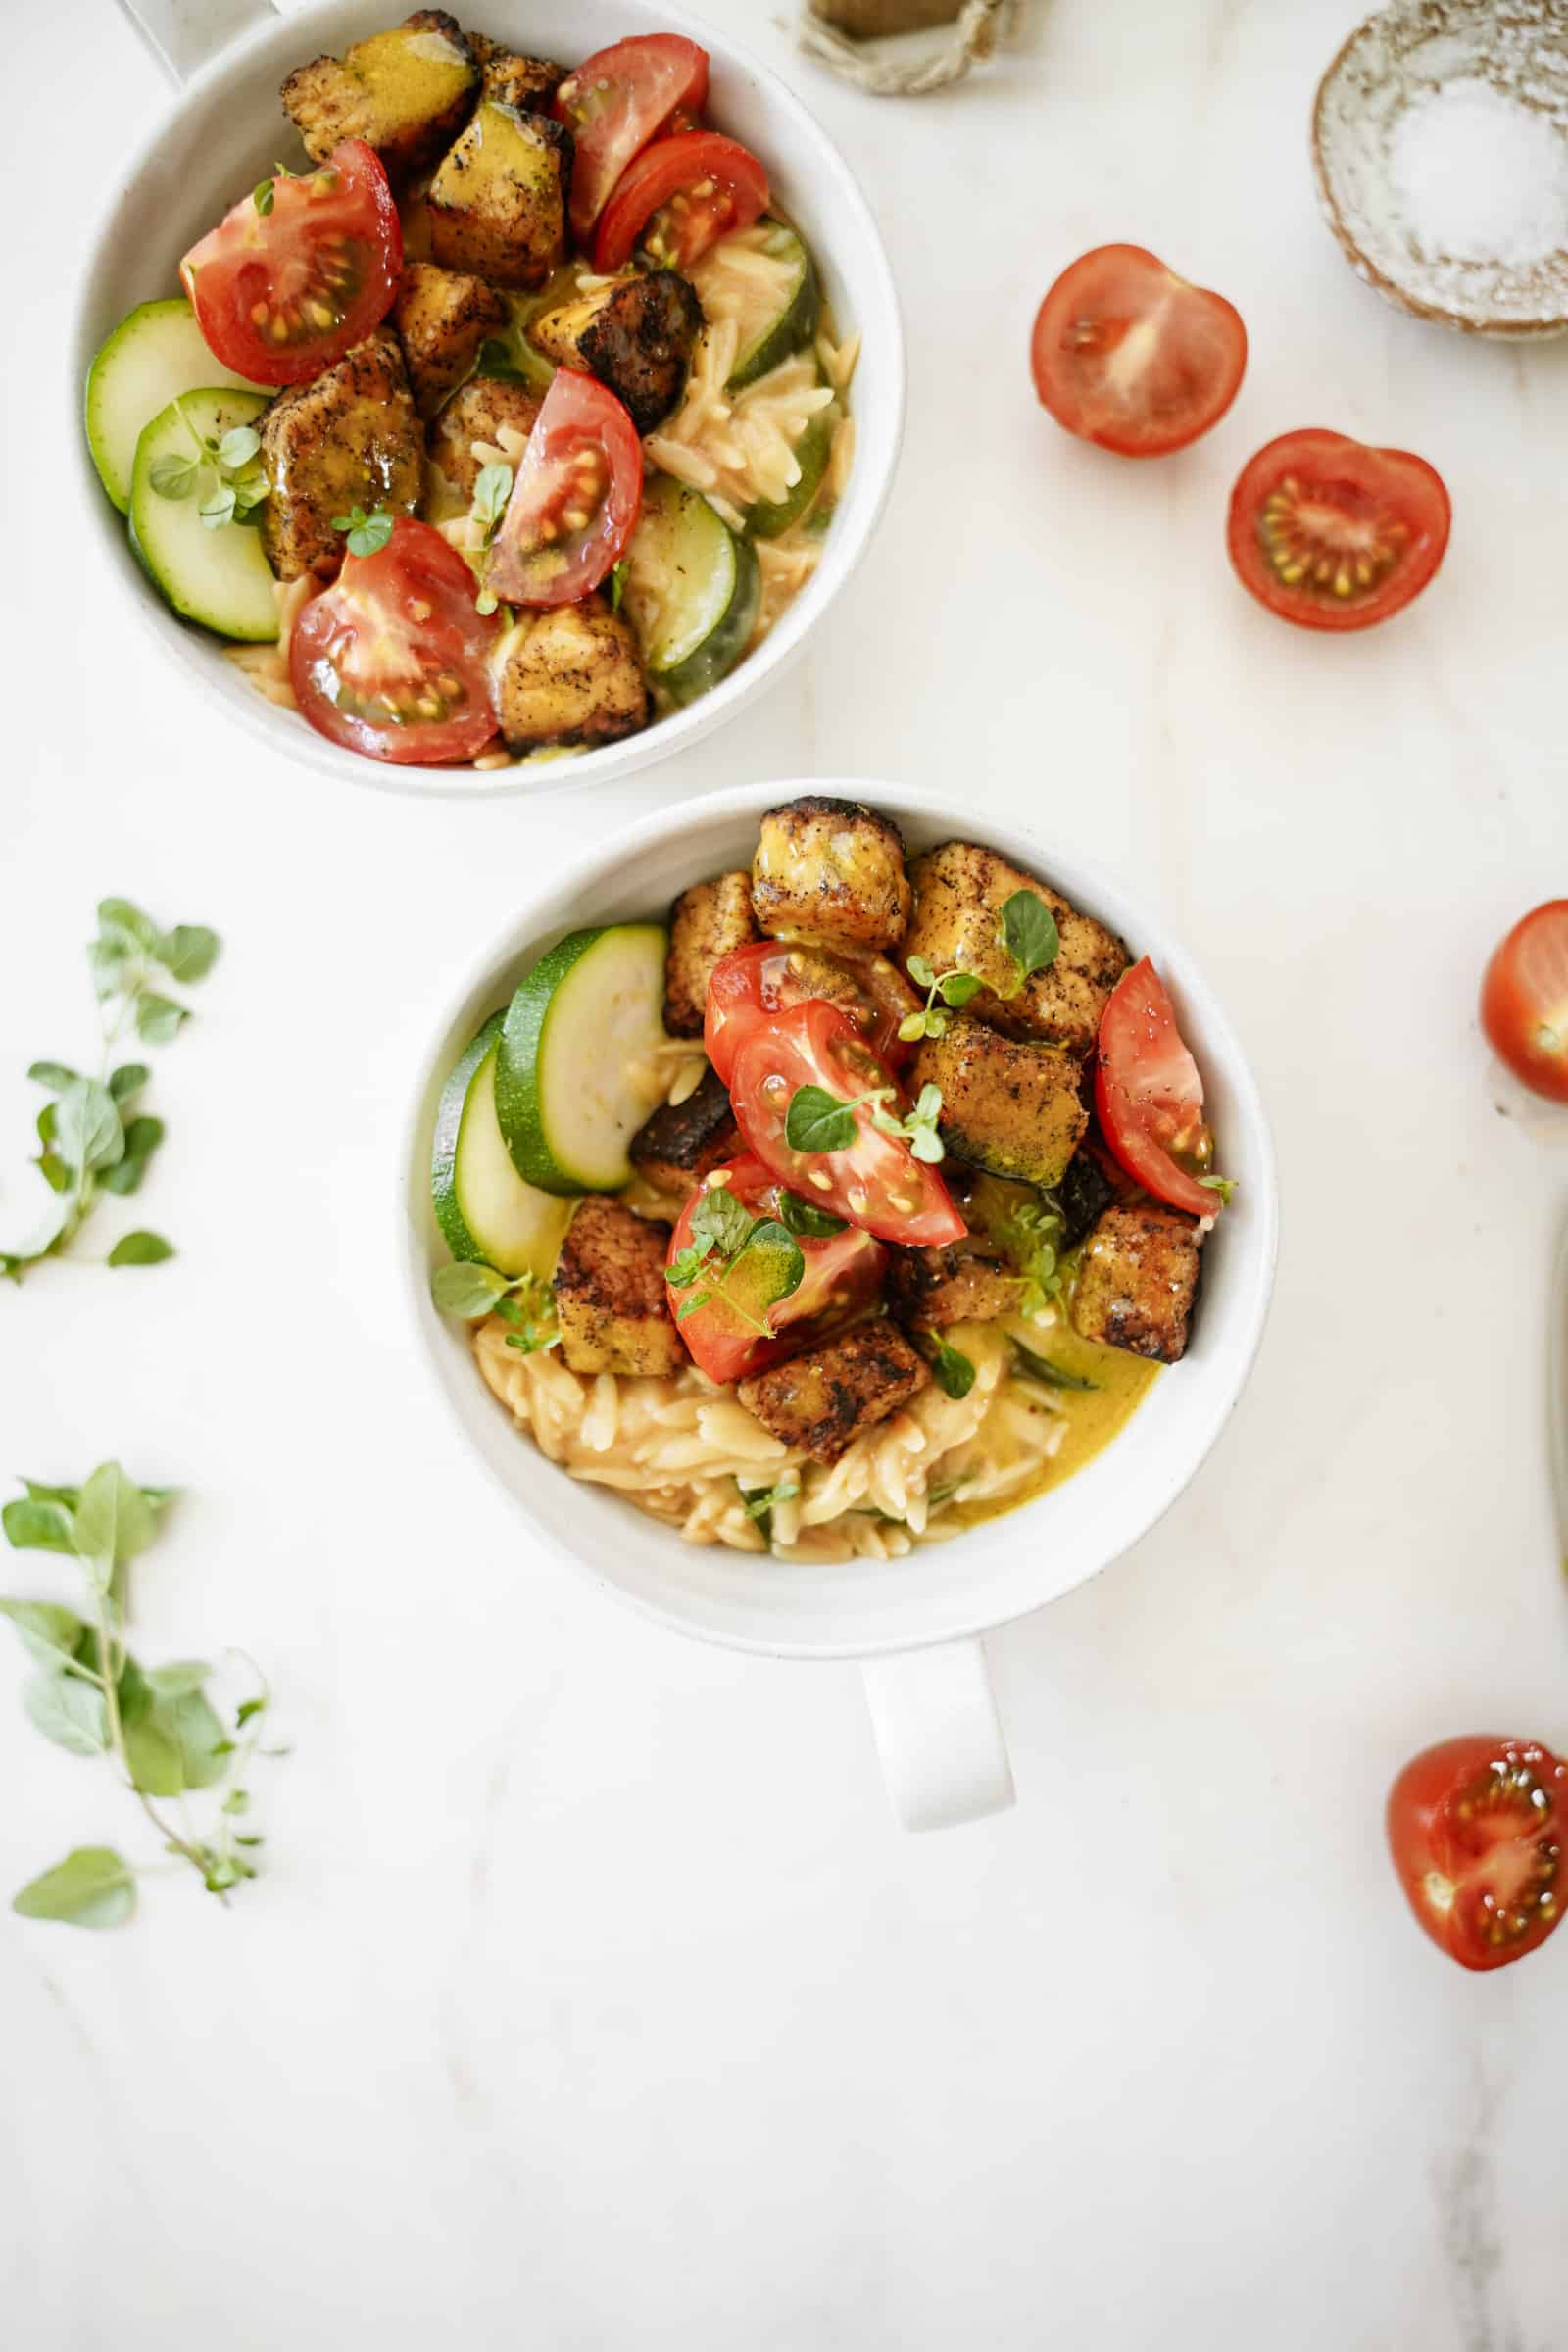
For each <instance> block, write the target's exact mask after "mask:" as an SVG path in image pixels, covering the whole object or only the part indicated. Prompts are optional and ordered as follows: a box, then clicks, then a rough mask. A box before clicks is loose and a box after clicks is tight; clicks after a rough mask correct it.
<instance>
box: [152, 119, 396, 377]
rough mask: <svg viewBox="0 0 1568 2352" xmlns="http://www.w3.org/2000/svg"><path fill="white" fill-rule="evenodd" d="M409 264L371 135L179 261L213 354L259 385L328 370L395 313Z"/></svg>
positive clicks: (253, 203) (246, 209)
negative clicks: (394, 304)
mask: <svg viewBox="0 0 1568 2352" xmlns="http://www.w3.org/2000/svg"><path fill="white" fill-rule="evenodd" d="M263 190H266V191H267V194H266V196H265V198H264V201H265V203H266V207H267V209H266V210H265V211H264V210H263V209H262V205H261V204H260V203H259V202H258V197H259V196H261V195H262V191H263ZM402 271H403V230H402V226H401V224H400V222H399V221H398V208H397V206H396V204H395V203H394V202H393V200H392V190H391V188H390V187H389V185H388V184H387V176H386V173H385V172H384V171H383V170H382V168H381V159H380V157H379V156H378V155H377V154H376V153H375V150H374V149H373V148H371V147H368V146H367V145H366V143H365V141H364V140H363V139H345V140H344V141H343V143H342V145H341V146H340V147H334V148H333V150H332V152H331V154H330V155H329V156H328V157H327V159H326V161H325V163H324V164H319V165H318V167H317V169H316V170H315V171H314V172H301V173H300V174H299V175H298V176H297V177H294V176H290V175H288V174H286V173H279V174H278V176H277V177H276V178H274V179H270V180H264V181H263V182H262V187H261V189H258V190H257V192H256V193H255V194H253V195H249V196H242V197H241V198H240V201H239V202H238V204H236V205H234V206H233V207H232V209H231V210H230V211H228V212H227V213H225V214H224V216H223V218H222V220H221V221H220V222H219V224H218V226H217V227H216V228H214V229H209V231H208V233H207V235H206V236H205V237H203V238H202V239H201V241H200V243H199V244H195V245H193V246H192V247H191V249H190V251H189V253H187V254H186V256H185V258H184V260H183V261H182V262H181V263H180V265H179V275H180V282H181V284H182V285H183V286H184V288H185V291H186V293H187V294H188V295H189V297H190V301H191V307H192V309H193V310H194V312H195V314H196V323H197V325H198V326H199V327H200V329H201V331H202V338H203V340H204V342H205V343H206V345H207V348H208V350H209V351H210V352H212V354H213V356H214V357H215V359H220V360H221V361H222V363H223V365H224V367H225V368H233V370H234V372H235V374H236V375H243V376H247V377H248V378H249V379H250V381H251V382H252V383H256V384H303V383H306V382H308V381H309V380H310V378H311V377H312V376H317V375H319V374H320V373H321V371H322V369H323V368H330V367H331V366H332V364H333V362H334V361H336V360H340V359H341V358H342V357H343V354H344V353H345V352H346V351H347V350H349V349H350V347H351V346H352V345H353V344H355V343H359V342H361V341H363V339H364V337H365V336H367V335H368V333H369V331H370V329H371V328H372V327H373V326H376V325H378V324H379V323H380V321H381V320H382V319H384V318H385V317H386V315H387V312H388V311H389V310H390V309H391V308H392V302H393V298H394V296H395V295H396V293H397V290H398V281H399V278H400V277H401V275H402Z"/></svg>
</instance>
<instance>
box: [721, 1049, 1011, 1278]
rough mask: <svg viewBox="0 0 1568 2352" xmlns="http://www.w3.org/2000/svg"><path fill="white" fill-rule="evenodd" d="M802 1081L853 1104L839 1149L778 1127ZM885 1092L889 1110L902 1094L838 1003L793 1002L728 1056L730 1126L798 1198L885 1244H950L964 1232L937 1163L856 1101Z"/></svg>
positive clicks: (897, 1112) (895, 1110)
mask: <svg viewBox="0 0 1568 2352" xmlns="http://www.w3.org/2000/svg"><path fill="white" fill-rule="evenodd" d="M803 1086H812V1087H820V1088H821V1089H822V1091H823V1093H824V1094H828V1095H831V1096H833V1097H834V1098H835V1099H836V1100H837V1101H838V1102H839V1103H843V1104H845V1105H846V1106H848V1105H850V1104H854V1105H855V1106H856V1107H855V1108H854V1110H853V1112H852V1116H853V1119H854V1129H855V1131H854V1137H853V1140H852V1142H851V1143H849V1144H848V1145H847V1146H845V1147H844V1148H843V1149H841V1150H833V1151H803V1150H800V1149H798V1148H797V1147H796V1146H795V1145H793V1144H791V1142H790V1141H789V1139H788V1136H787V1135H786V1133H785V1125H786V1121H787V1119H788V1117H789V1108H790V1104H791V1103H792V1102H793V1100H794V1098H795V1096H796V1094H797V1093H798V1092H799V1090H800V1089H801V1088H802V1087H803ZM884 1089H885V1090H886V1099H885V1102H884V1103H883V1108H884V1109H885V1111H886V1113H887V1115H888V1116H889V1117H892V1118H898V1117H900V1116H902V1115H903V1114H904V1113H905V1112H906V1111H907V1109H908V1106H909V1105H908V1100H907V1097H906V1096H905V1095H904V1094H902V1093H901V1092H900V1090H899V1088H898V1087H897V1086H896V1085H895V1083H894V1079H893V1073H892V1072H891V1070H889V1068H888V1066H887V1064H886V1062H884V1061H879V1060H878V1058H877V1056H876V1055H875V1054H873V1053H872V1052H871V1051H870V1049H869V1047H868V1046H867V1045H866V1044H865V1042H864V1040H863V1039H862V1038H861V1036H860V1033H859V1031H858V1029H857V1028H856V1026H855V1023H854V1022H853V1021H852V1020H851V1019H850V1018H849V1017H848V1015H847V1014H845V1013H843V1012H841V1011H840V1010H839V1008H838V1006H837V1005H823V1004H819V1003H816V1002H811V1003H808V1004H805V1005H794V1006H793V1007H792V1008H791V1009H790V1010H789V1011H788V1012H780V1013H776V1014H775V1015H774V1016H773V1018H772V1019H771V1020H769V1021H766V1022H764V1023H762V1024H761V1025H760V1027H758V1028H756V1029H754V1030H753V1031H752V1033H751V1035H750V1036H749V1037H748V1038H747V1039H746V1041H745V1042H744V1044H743V1045H742V1047H741V1049H740V1052H739V1053H738V1054H736V1056H735V1063H734V1070H733V1073H732V1077H731V1081H730V1103H731V1105H732V1106H733V1109H734V1112H735V1120H736V1124H737V1125H738V1127H739V1128H740V1131H741V1133H742V1135H743V1136H744V1137H745V1138H746V1141H747V1143H748V1144H749V1145H750V1146H751V1149H752V1151H753V1152H755V1153H756V1154H757V1157H758V1158H759V1159H760V1160H761V1161H762V1162H763V1164H764V1166H766V1167H769V1168H771V1170H772V1171H773V1174H774V1175H775V1176H777V1177H778V1178H779V1180H780V1181H781V1182H782V1183H784V1184H787V1185H788V1186H789V1188H790V1190H791V1191H792V1192H795V1193H799V1194H800V1196H801V1198H802V1200H804V1201H811V1202H813V1203H814V1205H815V1206H816V1207H818V1208H825V1209H828V1210H829V1211H831V1213H832V1214H833V1215H834V1216H838V1217H846V1218H848V1220H849V1222H850V1223H851V1224H852V1225H858V1226H861V1227H863V1229H864V1230H865V1231H866V1232H867V1233H874V1234H876V1235H877V1236H878V1237H879V1238H880V1239H881V1240H882V1241H884V1242H901V1243H904V1244H905V1245H907V1247H908V1248H910V1249H914V1248H917V1247H920V1246H923V1245H925V1244H927V1243H938V1242H957V1241H961V1240H962V1239H963V1236H964V1235H965V1233H966V1232H967V1231H968V1227H967V1226H966V1225H965V1224H964V1221H963V1219H962V1217H960V1216H959V1214H958V1212H957V1210H956V1208H955V1207H954V1205H953V1201H952V1200H951V1198H950V1196H949V1193H948V1188H947V1186H946V1185H945V1184H944V1183H943V1181H942V1179H941V1177H940V1176H939V1175H938V1174H937V1172H936V1169H935V1168H934V1167H933V1166H931V1164H930V1163H929V1162H928V1161H926V1160H921V1159H916V1158H915V1156H914V1153H913V1152H911V1151H910V1149H909V1146H908V1143H907V1140H906V1139H905V1137H903V1136H902V1135H888V1134H886V1133H885V1132H884V1131H883V1130H882V1129H881V1128H880V1127H878V1126H877V1125H876V1123H875V1121H874V1119H873V1118H872V1115H871V1112H872V1106H871V1104H870V1103H866V1102H864V1101H862V1100H861V1098H862V1097H864V1096H866V1095H869V1094H872V1093H875V1092H880V1091H881V1090H884Z"/></svg>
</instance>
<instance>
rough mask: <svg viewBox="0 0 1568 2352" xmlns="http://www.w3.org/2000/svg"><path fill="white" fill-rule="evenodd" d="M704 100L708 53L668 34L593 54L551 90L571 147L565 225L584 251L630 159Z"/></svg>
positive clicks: (694, 117) (693, 114)
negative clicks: (568, 224) (567, 220)
mask: <svg viewBox="0 0 1568 2352" xmlns="http://www.w3.org/2000/svg"><path fill="white" fill-rule="evenodd" d="M707 96H708V51H707V50H706V49H700V48H699V47H698V45H697V43H696V42H695V41H688V40H683V39H682V38H681V36H680V34H679V33H675V32H651V33H639V34H637V35H636V36H635V37H634V38H633V39H631V40H627V41H614V42H613V43H612V44H611V46H610V47H609V48H608V49H596V50H595V51H594V54H593V56H592V57H589V58H585V59H584V60H583V62H582V64H581V65H580V66H579V67H578V68H577V70H576V72H575V73H568V74H567V76H566V78H565V80H564V82H563V83H562V85H561V87H560V88H559V89H558V90H557V92H556V97H555V114H556V120H557V121H558V122H560V123H564V124H565V125H566V128H567V129H568V130H569V131H570V133H571V135H572V139H573V142H574V144H575V147H576V153H575V156H574V157H573V159H572V167H571V225H572V230H573V233H574V234H575V236H576V239H577V242H578V244H579V245H584V246H586V244H587V242H588V239H589V237H590V236H591V235H592V233H593V225H594V222H595V221H597V220H598V218H599V215H600V213H601V211H602V210H603V207H604V204H605V200H606V198H607V197H608V196H609V194H610V191H611V189H612V188H613V186H614V184H615V182H616V180H617V179H618V178H619V177H620V175H621V173H622V172H624V171H625V169H626V166H627V165H628V164H629V163H630V162H631V160H632V157H633V156H634V155H636V154H638V153H639V152H640V151H641V150H642V149H643V148H644V147H646V146H647V144H648V142H649V140H650V139H653V138H657V137H658V135H659V133H660V132H661V131H662V130H663V129H664V128H665V127H666V125H667V124H668V123H670V121H671V118H672V117H674V116H676V115H679V116H680V117H681V118H682V119H683V120H685V119H687V118H689V119H690V120H691V121H692V122H695V121H696V120H697V118H698V116H699V115H700V114H701V113H702V111H703V105H704V101H705V100H706V99H707Z"/></svg>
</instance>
